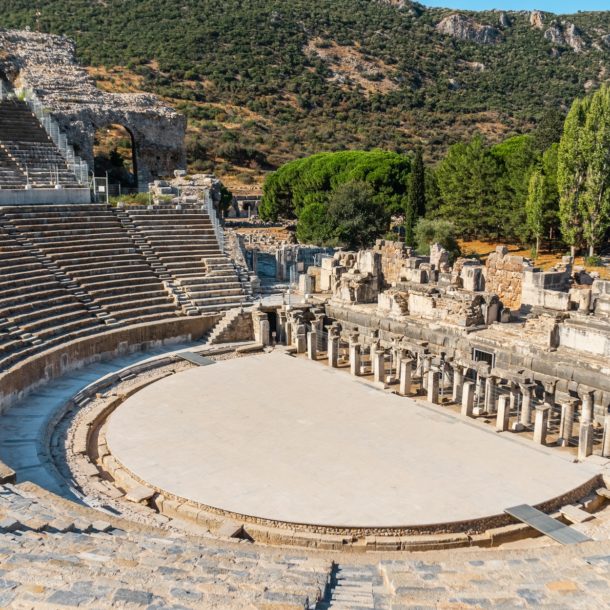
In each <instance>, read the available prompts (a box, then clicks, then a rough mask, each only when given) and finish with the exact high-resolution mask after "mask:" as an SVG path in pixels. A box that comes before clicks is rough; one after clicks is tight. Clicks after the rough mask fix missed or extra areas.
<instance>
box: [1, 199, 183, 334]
mask: <svg viewBox="0 0 610 610" xmlns="http://www.w3.org/2000/svg"><path fill="white" fill-rule="evenodd" d="M1 212H2V220H3V222H4V224H5V226H9V227H10V228H11V230H12V231H13V235H14V236H15V237H17V238H19V239H21V240H22V241H23V242H24V243H26V244H28V245H29V246H30V247H32V248H33V249H34V250H35V251H37V252H38V253H39V254H40V256H41V257H42V258H43V259H45V260H46V261H47V264H48V267H49V268H50V269H52V270H55V271H57V272H58V273H60V274H63V275H64V276H65V277H66V279H67V281H70V282H72V283H73V284H74V285H75V286H76V287H78V289H79V290H78V291H77V294H78V295H79V296H80V297H82V298H83V300H85V301H86V302H88V303H89V307H90V309H91V310H92V311H94V312H96V313H97V314H98V317H100V318H101V319H105V322H106V324H110V325H116V324H134V323H139V322H149V321H155V320H161V319H164V318H168V317H174V316H176V315H180V314H181V313H182V311H181V309H180V308H179V307H178V306H177V305H176V303H175V302H174V299H173V298H172V296H171V295H170V293H169V292H168V291H167V290H166V288H165V286H164V285H163V283H162V281H161V279H160V278H159V276H158V275H157V274H156V273H155V271H154V270H153V269H152V267H151V266H150V264H149V262H148V261H147V260H146V259H145V257H144V256H143V254H142V252H141V251H140V250H139V249H138V247H137V246H136V244H135V243H134V242H133V240H132V239H131V237H130V236H129V235H128V234H127V233H126V232H125V230H124V229H123V228H122V226H121V224H120V222H119V220H118V219H117V217H116V216H115V214H114V213H113V211H112V210H111V208H109V207H107V206H104V205H95V204H92V205H66V206H13V207H5V208H2V210H1Z"/></svg>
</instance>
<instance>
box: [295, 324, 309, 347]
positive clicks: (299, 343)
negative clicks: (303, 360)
mask: <svg viewBox="0 0 610 610" xmlns="http://www.w3.org/2000/svg"><path fill="white" fill-rule="evenodd" d="M296 334H297V340H296V347H297V354H304V353H305V352H306V351H307V331H306V330H305V326H304V325H303V324H300V325H299V327H298V328H297V333H296Z"/></svg>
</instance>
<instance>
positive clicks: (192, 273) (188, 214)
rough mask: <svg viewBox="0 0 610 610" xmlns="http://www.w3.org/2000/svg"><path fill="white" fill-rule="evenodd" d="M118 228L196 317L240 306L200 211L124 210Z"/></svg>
mask: <svg viewBox="0 0 610 610" xmlns="http://www.w3.org/2000/svg"><path fill="white" fill-rule="evenodd" d="M118 214H119V217H120V218H121V220H122V222H123V225H124V226H125V227H126V228H127V229H128V231H130V232H131V233H132V235H133V236H134V239H135V240H136V241H137V242H138V243H140V244H141V247H142V248H143V250H144V251H145V252H147V254H148V255H149V256H150V257H151V258H154V259H155V260H156V261H158V264H159V269H160V271H161V272H162V273H164V274H165V277H166V278H167V279H168V280H172V281H174V282H175V283H176V284H177V286H178V290H179V291H181V292H182V294H184V295H185V296H186V297H187V298H188V299H189V300H190V301H191V303H193V304H194V305H195V306H196V307H197V309H198V310H199V311H201V312H205V311H217V310H219V309H229V308H231V307H236V306H239V305H241V304H242V303H243V302H244V301H245V300H246V297H247V294H246V290H245V288H244V286H243V283H242V282H241V280H240V277H239V274H238V272H237V270H236V268H235V265H234V264H233V262H232V261H231V259H230V258H229V257H228V256H226V254H225V253H224V252H221V251H220V248H219V245H218V241H217V239H216V235H215V233H214V227H213V225H212V222H211V220H210V217H209V215H208V213H207V212H206V210H205V209H202V208H201V207H200V206H196V205H193V204H182V205H181V206H180V207H179V208H177V207H176V206H169V205H167V206H154V207H153V208H151V209H149V208H143V207H130V208H126V209H125V210H124V211H119V212H118Z"/></svg>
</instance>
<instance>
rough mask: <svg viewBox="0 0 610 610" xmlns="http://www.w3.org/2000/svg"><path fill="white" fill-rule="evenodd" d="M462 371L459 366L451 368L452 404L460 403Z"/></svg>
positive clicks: (462, 380)
mask: <svg viewBox="0 0 610 610" xmlns="http://www.w3.org/2000/svg"><path fill="white" fill-rule="evenodd" d="M464 369H465V367H463V366H462V365H461V364H456V365H454V367H453V392H452V394H451V398H452V400H453V402H457V403H460V402H461V401H462V387H463V385H464Z"/></svg>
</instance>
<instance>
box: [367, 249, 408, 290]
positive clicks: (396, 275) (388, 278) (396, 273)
mask: <svg viewBox="0 0 610 610" xmlns="http://www.w3.org/2000/svg"><path fill="white" fill-rule="evenodd" d="M373 250H374V251H375V252H379V253H380V254H381V272H382V273H383V281H384V283H385V285H386V286H391V285H392V284H394V283H395V282H398V281H399V279H400V270H401V269H402V266H403V263H404V262H405V261H406V260H407V258H408V257H409V253H408V249H407V246H406V245H405V244H404V243H402V242H399V241H390V240H386V239H378V240H377V243H376V244H375V247H374V248H373Z"/></svg>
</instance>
